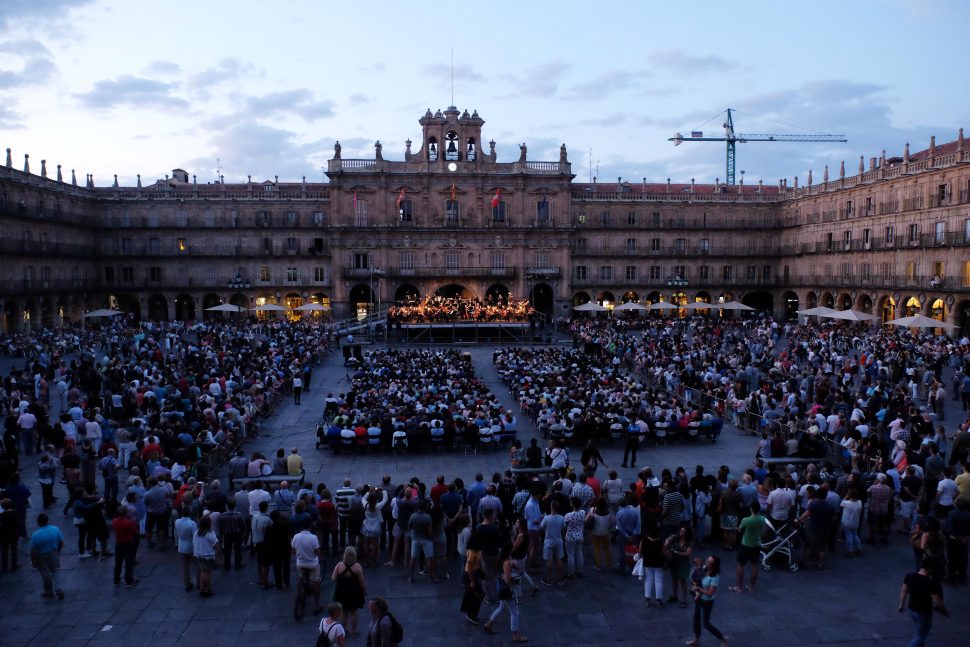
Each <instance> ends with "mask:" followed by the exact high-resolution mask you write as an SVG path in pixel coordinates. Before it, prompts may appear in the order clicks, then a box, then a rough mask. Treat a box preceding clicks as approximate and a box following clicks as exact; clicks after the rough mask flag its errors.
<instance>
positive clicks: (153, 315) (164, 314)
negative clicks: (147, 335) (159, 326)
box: [148, 293, 168, 321]
mask: <svg viewBox="0 0 970 647" xmlns="http://www.w3.org/2000/svg"><path fill="white" fill-rule="evenodd" d="M148 318H149V319H151V320H152V321H167V320H168V299H166V298H165V297H164V296H162V295H161V294H157V293H156V294H153V295H151V296H150V297H148Z"/></svg>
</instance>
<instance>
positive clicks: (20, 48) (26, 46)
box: [0, 38, 51, 58]
mask: <svg viewBox="0 0 970 647" xmlns="http://www.w3.org/2000/svg"><path fill="white" fill-rule="evenodd" d="M0 53H3V54H20V55H21V56H28V55H33V56H43V57H46V58H50V55H51V52H50V50H49V49H47V47H46V46H45V45H44V44H43V43H41V42H40V41H38V40H34V39H33V38H21V39H17V40H5V41H2V42H0Z"/></svg>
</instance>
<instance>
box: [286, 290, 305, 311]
mask: <svg viewBox="0 0 970 647" xmlns="http://www.w3.org/2000/svg"><path fill="white" fill-rule="evenodd" d="M283 305H285V306H286V307H287V308H289V309H290V310H292V309H293V308H299V307H300V306H302V305H303V297H301V296H300V295H299V294H297V293H296V292H290V293H288V294H287V295H286V296H285V297H283Z"/></svg>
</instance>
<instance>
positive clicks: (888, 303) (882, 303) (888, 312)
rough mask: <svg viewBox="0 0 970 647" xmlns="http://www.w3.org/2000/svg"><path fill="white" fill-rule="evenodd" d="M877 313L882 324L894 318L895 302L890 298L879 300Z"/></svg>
mask: <svg viewBox="0 0 970 647" xmlns="http://www.w3.org/2000/svg"><path fill="white" fill-rule="evenodd" d="M879 312H880V313H881V315H882V322H883V323H886V322H887V321H891V320H893V319H895V318H896V300H895V299H894V298H892V297H890V296H885V297H883V298H882V299H880V300H879Z"/></svg>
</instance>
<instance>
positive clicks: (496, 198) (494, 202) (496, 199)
mask: <svg viewBox="0 0 970 647" xmlns="http://www.w3.org/2000/svg"><path fill="white" fill-rule="evenodd" d="M501 193H502V188H501V187H499V188H497V189H495V195H494V196H492V209H497V208H498V206H499V204H501V202H502V196H501Z"/></svg>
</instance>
